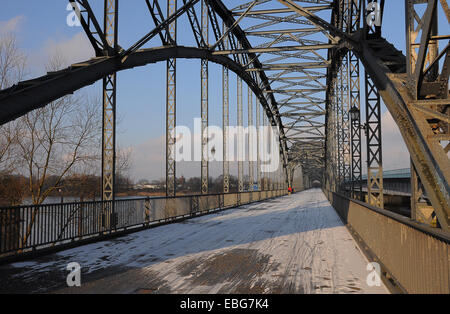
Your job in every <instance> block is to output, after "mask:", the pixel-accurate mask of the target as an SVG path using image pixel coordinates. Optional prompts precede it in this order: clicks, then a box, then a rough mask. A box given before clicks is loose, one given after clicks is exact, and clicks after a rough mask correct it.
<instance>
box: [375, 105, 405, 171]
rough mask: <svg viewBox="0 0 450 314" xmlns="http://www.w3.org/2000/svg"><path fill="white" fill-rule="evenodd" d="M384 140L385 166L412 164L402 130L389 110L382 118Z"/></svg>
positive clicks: (396, 166) (397, 167)
mask: <svg viewBox="0 0 450 314" xmlns="http://www.w3.org/2000/svg"><path fill="white" fill-rule="evenodd" d="M381 130H382V134H381V136H382V141H383V168H384V169H387V170H389V169H399V168H408V167H409V166H410V157H409V152H408V149H407V148H406V145H405V142H404V141H403V137H402V135H401V133H400V130H399V128H398V126H397V124H396V123H395V121H394V119H393V118H392V116H391V114H390V113H389V112H388V111H387V112H385V113H384V114H383V115H382V118H381Z"/></svg>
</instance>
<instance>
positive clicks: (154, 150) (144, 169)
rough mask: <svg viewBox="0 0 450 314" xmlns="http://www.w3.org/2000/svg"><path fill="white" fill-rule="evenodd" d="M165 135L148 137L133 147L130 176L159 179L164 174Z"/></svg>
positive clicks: (137, 178)
mask: <svg viewBox="0 0 450 314" xmlns="http://www.w3.org/2000/svg"><path fill="white" fill-rule="evenodd" d="M165 143H166V138H165V136H161V137H158V138H150V139H148V140H147V141H145V142H143V143H141V144H138V145H136V146H134V147H133V152H132V154H131V159H132V166H131V167H132V169H131V171H130V172H131V176H132V177H133V178H134V179H136V180H139V179H159V178H163V177H165V175H166V166H165Z"/></svg>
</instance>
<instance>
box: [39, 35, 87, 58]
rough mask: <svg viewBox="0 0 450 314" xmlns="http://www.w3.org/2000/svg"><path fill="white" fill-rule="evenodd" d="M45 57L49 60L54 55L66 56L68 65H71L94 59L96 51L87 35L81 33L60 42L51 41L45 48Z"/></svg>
mask: <svg viewBox="0 0 450 314" xmlns="http://www.w3.org/2000/svg"><path fill="white" fill-rule="evenodd" d="M44 55H45V57H47V58H49V57H51V56H53V55H61V56H64V61H65V62H66V63H67V64H66V65H70V64H73V63H76V62H81V61H85V60H88V59H90V58H92V57H94V50H93V49H92V47H91V43H90V42H89V40H88V39H87V38H86V35H85V34H84V33H82V32H80V33H77V34H75V35H74V36H73V37H71V38H63V39H61V40H59V41H56V40H54V39H49V40H48V41H47V42H46V44H45V46H44Z"/></svg>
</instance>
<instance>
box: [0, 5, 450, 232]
mask: <svg viewBox="0 0 450 314" xmlns="http://www.w3.org/2000/svg"><path fill="white" fill-rule="evenodd" d="M69 2H70V3H72V5H73V8H74V10H75V11H76V13H77V14H78V16H79V19H80V22H81V25H82V27H83V29H84V31H85V33H86V36H87V37H88V39H89V41H90V43H91V44H92V47H93V49H94V51H95V54H96V56H95V58H93V59H90V60H86V61H85V62H80V63H77V64H73V65H71V66H70V67H68V68H66V69H62V70H60V71H57V72H52V73H47V74H46V75H44V76H42V77H38V78H35V79H32V80H27V81H23V82H20V83H18V84H16V85H14V86H12V87H11V88H8V89H6V90H2V91H0V108H1V110H0V123H1V124H5V123H7V122H9V121H12V120H13V119H16V118H18V117H20V116H22V115H25V114H26V113H28V112H30V111H32V110H34V109H36V108H39V107H43V106H45V105H46V104H47V103H49V102H51V101H54V100H56V99H58V98H59V97H62V96H64V95H67V94H70V93H73V92H74V91H76V90H78V89H80V88H82V87H84V86H87V85H90V84H93V83H94V82H96V81H99V80H103V147H102V151H103V159H102V178H103V200H104V201H111V200H114V194H115V193H114V186H115V142H116V131H115V123H116V122H115V120H116V108H117V107H118V106H120V104H117V101H116V90H117V81H116V77H117V75H120V74H119V73H118V72H120V71H122V70H127V69H131V68H134V67H140V66H145V65H148V64H151V63H155V62H166V64H167V72H166V80H167V93H166V100H167V101H166V180H167V184H166V189H167V191H166V192H167V197H174V196H175V195H176V184H175V180H176V169H175V137H174V133H173V130H174V129H175V127H176V103H177V97H176V85H177V83H178V84H179V82H177V79H176V78H177V60H178V59H198V60H200V61H201V62H200V69H199V74H200V76H201V103H200V104H199V113H200V114H201V122H202V144H201V145H202V153H201V156H202V161H201V181H202V187H201V192H202V194H208V170H209V169H208V167H209V163H208V159H207V155H208V137H207V134H206V132H203V131H204V130H206V128H207V126H208V109H209V108H208V92H209V91H208V76H209V75H210V73H209V72H208V64H209V63H210V62H213V63H217V64H219V65H221V66H222V68H223V71H222V73H221V75H222V82H223V94H222V96H223V104H222V105H223V106H222V107H223V117H222V118H223V126H224V129H226V128H227V127H228V126H229V124H230V123H229V122H230V121H229V112H230V108H229V107H230V98H231V97H235V98H236V99H237V122H238V126H243V121H244V117H243V83H245V84H246V85H247V86H248V93H249V95H250V96H249V97H248V100H249V101H248V108H249V110H248V112H249V113H251V114H250V115H249V117H248V125H256V126H257V127H260V126H264V125H268V126H271V127H272V128H273V129H274V130H276V132H277V136H278V142H279V143H278V144H279V145H278V146H279V154H280V157H281V158H280V160H281V165H282V167H280V170H279V172H278V174H277V178H282V180H278V181H276V182H275V184H277V186H276V187H274V186H273V184H274V180H271V181H268V180H267V179H268V177H267V176H265V175H264V173H261V172H260V171H259V170H258V171H256V173H255V172H254V171H253V170H251V169H254V168H253V167H250V170H249V177H250V179H249V182H257V183H258V190H275V189H286V188H287V186H290V185H292V178H293V172H294V169H297V168H299V167H301V169H302V171H303V174H304V176H305V180H306V181H307V182H313V181H320V182H321V184H322V187H323V189H324V190H325V191H327V193H328V195H332V194H335V195H346V196H347V197H348V198H349V199H353V200H358V199H359V200H362V198H361V197H362V194H363V193H362V185H361V181H362V169H363V167H362V163H363V160H362V150H363V149H365V150H366V151H367V153H366V155H367V160H366V162H367V171H368V175H367V180H368V183H367V199H366V202H367V203H368V204H369V205H370V206H374V207H376V208H381V209H382V208H383V206H384V201H383V178H382V173H383V158H382V141H381V127H382V126H381V105H382V100H383V102H384V104H385V105H386V107H387V109H388V110H389V112H390V114H391V115H392V117H393V119H394V121H395V122H396V124H397V125H398V127H399V129H400V132H401V135H402V137H403V139H404V142H405V144H406V146H407V148H408V150H409V153H410V156H411V173H412V175H411V177H412V187H413V191H412V199H411V207H412V208H411V209H412V211H411V212H412V214H411V215H412V218H413V219H415V218H416V217H418V216H419V215H420V214H421V211H422V210H423V209H424V208H431V209H432V211H433V212H434V214H433V215H435V216H436V218H437V222H438V227H439V228H440V229H442V231H443V232H448V231H449V228H450V197H449V193H450V188H449V183H450V162H449V150H450V127H449V122H450V109H449V105H450V100H449V88H448V79H449V74H450V60H449V59H450V58H449V54H450V52H449V39H450V34H449V31H450V28H449V27H447V28H441V29H438V18H441V19H442V18H443V19H444V23H445V22H447V23H450V10H449V7H448V4H447V1H446V0H405V12H406V14H405V21H404V24H402V25H404V27H405V30H406V33H405V35H406V47H396V46H395V45H393V44H392V43H390V42H388V41H387V40H386V39H385V38H384V37H383V32H385V31H389V30H385V29H383V13H384V8H385V1H384V0H374V1H371V0H369V1H365V0H334V1H332V0H303V1H299V0H277V1H275V0H272V1H271V0H253V1H238V2H233V1H221V0H179V1H176V0H167V1H166V0H164V1H161V0H160V1H156V0H145V2H146V4H147V7H148V13H149V15H148V16H149V19H151V20H152V21H153V22H154V28H153V29H152V30H151V31H149V32H148V33H146V34H145V35H144V36H142V38H141V39H140V40H138V41H137V42H136V43H134V44H133V45H131V46H130V47H122V46H121V45H120V43H119V40H118V27H119V1H118V0H105V3H104V12H94V11H93V9H92V8H91V6H90V4H89V1H88V0H69ZM166 2H167V3H166ZM229 3H231V4H236V3H238V5H237V6H234V7H233V6H231V5H230V4H229ZM120 5H123V6H124V5H127V3H125V2H121V3H120ZM386 6H387V5H386ZM100 13H101V14H102V15H103V21H101V20H100V19H99V18H98V17H99V14H100ZM186 17H187V18H186ZM182 18H183V19H184V20H183V21H188V25H179V24H180V21H181V19H182ZM101 22H103V23H101ZM244 25H245V26H244ZM445 25H447V24H445ZM181 26H182V27H185V28H189V29H190V30H192V35H193V38H194V39H195V43H196V44H195V45H194V46H192V45H186V44H184V43H183V40H184V39H183V38H179V36H177V31H178V29H179V28H180V27H181ZM155 38H156V39H158V40H159V42H160V45H159V46H151V45H149V43H150V42H156V41H155V40H153V41H152V39H155ZM401 50H403V51H406V55H404V54H403V53H402V51H401ZM230 71H231V72H234V73H235V74H236V75H237V77H238V79H237V84H238V86H237V95H230V92H229V90H230V88H229V75H230V73H229V72H230ZM254 99H256V103H255V105H256V116H253V109H252V108H253V106H254V104H253V100H254ZM362 112H365V117H361V113H362ZM261 116H262V119H261ZM362 120H365V123H362ZM363 130H364V131H363ZM250 136H252V135H250ZM253 136H258V137H259V136H262V135H261V134H260V132H257V133H256V134H253ZM363 136H365V141H363ZM241 139H242V137H241ZM223 140H224V141H223V143H224V156H226V155H225V154H226V153H227V142H228V140H229V139H227V138H226V135H225V136H224V139H223ZM363 142H365V143H366V147H364V148H363V147H362V146H363ZM257 143H260V141H257ZM259 151H260V149H259V148H258V161H257V162H256V163H257V165H258V167H257V168H258V169H260V163H261V160H260V158H259ZM243 167H244V164H243V163H242V162H239V168H238V174H239V176H238V189H239V190H238V191H239V192H244V176H243ZM229 178H230V177H229V162H228V161H227V160H226V158H225V159H224V161H223V192H224V193H228V192H229ZM268 184H269V185H272V186H269V187H268V186H267V185H268ZM250 189H253V187H252V186H251V184H250ZM423 194H426V196H427V199H428V200H429V203H428V204H426V203H423V202H424V201H423V199H424V198H423ZM111 204H114V203H111Z"/></svg>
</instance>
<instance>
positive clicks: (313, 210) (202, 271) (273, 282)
mask: <svg viewBox="0 0 450 314" xmlns="http://www.w3.org/2000/svg"><path fill="white" fill-rule="evenodd" d="M70 262H77V263H79V264H80V265H81V287H70V288H69V287H67V284H66V276H67V275H68V273H69V271H68V270H67V269H66V267H67V265H68V263H70ZM367 263H368V261H367V260H366V259H365V257H364V256H363V255H362V253H361V252H360V250H359V249H358V247H357V244H356V242H355V241H354V240H353V238H352V237H351V235H350V234H349V232H348V231H347V229H346V228H345V226H344V225H343V224H342V222H341V221H340V219H339V218H338V216H337V214H336V212H335V211H334V210H333V208H332V207H331V205H330V203H329V202H328V201H327V200H326V198H325V196H324V194H323V193H322V192H321V190H319V189H311V190H307V191H303V192H300V193H296V194H293V195H290V196H285V197H281V198H277V199H273V200H268V201H263V202H259V203H254V204H251V205H246V206H241V207H238V208H234V209H230V210H226V211H222V212H220V213H216V214H211V215H207V216H202V217H198V218H194V219H190V220H186V221H183V222H181V223H174V224H170V225H165V226H160V227H156V228H153V229H148V230H144V231H141V232H137V233H134V234H130V235H126V236H123V237H120V238H116V239H112V240H108V241H103V242H98V243H93V244H89V245H85V246H82V247H78V248H74V249H70V250H66V251H63V252H59V253H56V254H51V255H47V256H45V257H41V258H38V259H35V260H33V261H28V262H20V263H14V264H10V265H4V266H0V281H1V282H2V284H1V285H0V286H1V287H0V292H3V293H5V292H25V293H28V292H44V293H47V292H51V293H53V292H56V293H73V292H75V293H388V290H387V289H386V288H385V286H383V284H382V285H381V286H379V287H377V286H373V287H370V286H368V285H367V283H366V278H367V276H368V274H369V272H368V271H367V270H366V267H367Z"/></svg>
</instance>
